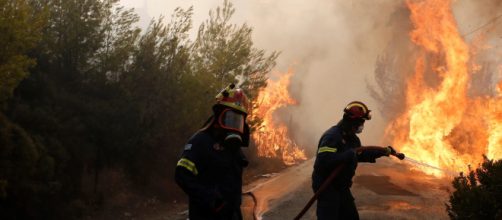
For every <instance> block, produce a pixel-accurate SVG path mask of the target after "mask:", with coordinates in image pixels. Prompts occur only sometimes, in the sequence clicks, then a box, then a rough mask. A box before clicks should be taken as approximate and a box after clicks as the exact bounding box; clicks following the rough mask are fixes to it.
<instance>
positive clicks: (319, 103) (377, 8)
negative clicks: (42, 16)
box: [122, 0, 502, 149]
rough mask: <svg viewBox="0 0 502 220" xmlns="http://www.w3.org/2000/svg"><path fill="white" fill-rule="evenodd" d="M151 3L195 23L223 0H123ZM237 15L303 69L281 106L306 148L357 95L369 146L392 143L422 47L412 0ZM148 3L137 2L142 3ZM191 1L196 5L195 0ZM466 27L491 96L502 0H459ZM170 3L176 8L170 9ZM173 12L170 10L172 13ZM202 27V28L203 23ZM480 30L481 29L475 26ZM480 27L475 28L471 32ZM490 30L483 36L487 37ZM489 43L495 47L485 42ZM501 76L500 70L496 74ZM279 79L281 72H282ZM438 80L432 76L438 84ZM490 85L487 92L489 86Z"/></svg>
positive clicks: (256, 6) (292, 2)
mask: <svg viewBox="0 0 502 220" xmlns="http://www.w3.org/2000/svg"><path fill="white" fill-rule="evenodd" d="M122 1H123V2H126V1H129V2H133V1H136V2H146V1H148V6H149V8H150V12H153V14H150V16H152V17H155V16H158V15H157V14H155V13H163V14H165V15H166V14H167V15H169V13H170V12H171V11H172V10H171V9H172V8H174V7H175V6H182V7H185V6H186V7H188V5H193V6H194V27H198V25H199V23H200V22H201V21H202V20H204V19H206V18H207V15H208V11H209V10H210V9H213V8H215V7H216V6H218V5H221V4H222V3H223V0H211V1H209V0H207V1H206V0H205V1H195V0H171V1H162V0H122ZM232 2H233V3H234V6H235V8H236V14H235V16H234V21H235V22H236V23H242V22H246V23H247V24H249V25H250V26H251V27H253V28H254V31H253V41H254V43H255V46H256V47H257V48H263V49H266V50H268V51H273V50H276V51H281V55H280V56H279V59H278V65H277V68H276V70H277V71H278V72H283V73H285V72H287V70H288V69H289V68H292V69H293V72H294V73H295V74H294V76H293V79H292V84H291V86H290V90H291V92H292V95H293V97H294V98H295V99H297V100H298V101H299V105H298V106H293V107H289V108H288V109H287V111H280V112H279V114H280V115H279V117H280V118H282V119H284V120H286V122H287V123H288V125H289V126H290V127H291V128H293V131H292V133H293V134H294V138H295V139H296V140H297V141H298V142H299V144H300V145H301V146H308V147H309V148H312V149H314V148H315V147H316V144H317V141H318V139H319V137H320V136H321V134H322V132H324V131H325V130H326V129H327V128H329V127H330V126H331V125H334V124H335V123H337V122H338V120H339V119H340V118H341V116H342V109H343V108H344V107H345V105H346V104H347V103H349V102H350V101H354V100H359V101H363V102H365V103H366V104H367V105H368V106H369V108H370V109H372V110H373V112H372V113H373V119H372V120H371V121H369V122H367V123H366V125H365V131H364V132H363V134H362V135H361V139H362V141H363V144H368V145H369V144H388V143H385V142H384V141H383V139H382V137H383V134H384V129H385V127H386V124H387V122H388V120H389V119H391V118H393V117H395V116H396V115H397V114H399V113H400V112H401V111H402V110H403V108H404V104H403V102H404V91H405V90H404V89H405V87H404V86H405V85H404V83H405V79H406V77H407V76H409V75H410V74H413V69H414V62H415V59H414V56H415V54H414V53H415V49H416V48H415V46H414V45H413V44H412V43H411V42H410V40H409V31H410V30H411V29H412V27H411V24H410V21H409V12H408V9H407V8H406V6H405V1H404V0H372V1H367V0H347V1H333V0H318V1H304V0H253V1H232ZM142 4H143V3H137V5H142ZM187 4H188V5H187ZM453 6H454V9H453V10H454V13H455V17H456V19H457V22H458V24H459V28H460V31H461V33H463V34H466V36H465V38H466V39H467V40H468V42H469V43H471V44H474V43H476V42H477V43H476V44H477V45H478V46H477V47H476V48H479V50H477V51H475V53H476V59H477V60H476V61H475V63H477V64H479V65H481V68H480V67H475V66H473V67H472V68H473V69H475V68H478V69H477V71H478V72H485V73H484V74H483V73H481V74H477V75H476V77H474V78H475V79H473V81H474V82H473V87H474V88H477V89H473V90H475V91H478V92H477V93H476V92H473V95H475V94H478V95H479V94H487V93H490V92H492V91H493V89H492V88H489V89H487V90H486V87H487V85H486V84H487V83H488V84H490V83H491V84H490V85H488V87H493V86H491V85H492V84H493V85H494V82H496V81H497V77H499V78H500V75H499V76H494V74H493V72H494V71H495V70H497V69H498V70H500V69H501V68H500V63H501V61H500V59H501V58H500V57H502V56H501V55H502V52H501V49H502V25H500V24H501V23H502V18H500V19H499V20H496V21H494V22H492V23H491V24H488V25H487V26H485V27H483V28H481V29H480V30H476V29H477V28H479V27H481V26H483V25H485V24H486V23H487V22H489V21H490V20H491V19H493V18H494V17H496V16H498V15H499V14H502V1H500V0H458V1H456V2H454V3H453ZM168 9H169V10H168ZM166 17H169V16H166ZM195 29H196V28H195ZM473 31H474V32H473ZM470 32H472V33H470ZM480 34H483V37H479V36H480ZM487 45H489V46H490V47H491V49H486V48H485V47H486V46H487ZM495 75H496V74H495ZM271 78H272V79H274V78H276V77H275V76H274V75H272V76H271ZM434 80H436V81H437V79H434V78H432V79H431V82H432V83H434ZM483 88H485V91H482V89H483Z"/></svg>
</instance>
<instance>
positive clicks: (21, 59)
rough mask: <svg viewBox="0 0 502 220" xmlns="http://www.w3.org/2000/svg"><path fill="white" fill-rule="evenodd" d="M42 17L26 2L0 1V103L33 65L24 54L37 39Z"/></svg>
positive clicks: (33, 61)
mask: <svg viewBox="0 0 502 220" xmlns="http://www.w3.org/2000/svg"><path fill="white" fill-rule="evenodd" d="M43 17H44V14H43V13H35V11H34V10H33V8H32V7H31V5H30V2H29V1H27V0H0V32H1V34H0V48H1V49H0V104H3V103H4V102H5V101H6V100H7V99H8V98H9V97H11V96H12V92H13V91H14V89H15V88H16V87H17V85H18V84H19V82H20V81H21V80H23V79H24V78H26V77H27V76H28V68H30V67H33V65H34V64H35V60H34V59H33V58H31V57H29V56H28V55H27V52H28V51H29V50H31V49H32V48H34V47H35V46H36V44H37V42H38V41H39V40H40V37H41V29H42V27H43V26H44V19H43Z"/></svg>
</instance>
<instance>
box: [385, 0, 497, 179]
mask: <svg viewBox="0 0 502 220" xmlns="http://www.w3.org/2000/svg"><path fill="white" fill-rule="evenodd" d="M407 6H408V8H409V10H410V12H411V15H410V19H411V21H412V24H413V30H412V32H411V33H410V37H411V40H412V42H413V43H414V44H416V45H417V46H418V47H419V50H420V51H421V52H420V55H419V58H418V59H417V60H416V63H415V72H414V74H413V75H412V76H411V77H410V78H409V79H408V80H407V82H406V110H405V111H404V113H403V114H402V115H400V116H399V117H397V118H396V119H394V120H393V121H392V123H391V124H390V125H389V126H388V127H387V130H386V134H387V135H390V136H393V144H394V145H395V146H401V150H402V151H403V152H405V153H406V154H407V155H409V156H410V157H412V158H414V159H418V160H420V161H422V162H426V163H428V164H431V165H433V166H437V167H442V168H445V169H449V170H454V171H462V170H465V169H467V165H473V166H476V165H477V164H478V163H480V162H481V161H482V155H483V154H484V155H486V156H488V158H491V159H500V158H502V150H501V147H502V97H501V94H502V93H500V92H501V91H502V89H501V87H502V82H501V83H499V84H498V87H499V88H498V92H499V93H498V95H497V96H493V97H489V96H483V97H469V96H468V89H469V86H470V82H471V76H472V73H471V72H469V68H468V65H469V61H470V60H471V59H472V57H470V53H469V51H470V48H469V46H468V45H467V44H466V43H465V41H464V39H463V37H462V36H461V34H460V33H459V31H458V28H457V24H456V21H455V18H454V16H453V14H452V10H451V1H450V0H409V1H407ZM427 74H434V75H435V77H437V78H438V79H439V83H438V84H437V85H430V83H427V82H426V81H427V80H426V79H425V76H426V75H427ZM428 172H430V173H434V172H437V171H432V170H429V171H428ZM437 174H438V173H437Z"/></svg>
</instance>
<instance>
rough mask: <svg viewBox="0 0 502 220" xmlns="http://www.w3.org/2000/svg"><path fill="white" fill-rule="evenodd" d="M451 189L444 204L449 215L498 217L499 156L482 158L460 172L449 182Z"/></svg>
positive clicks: (501, 206) (501, 202)
mask: <svg viewBox="0 0 502 220" xmlns="http://www.w3.org/2000/svg"><path fill="white" fill-rule="evenodd" d="M452 184H453V187H454V188H455V191H454V192H453V193H452V194H451V195H450V205H447V211H448V215H449V216H450V218H451V219H501V218H502V187H501V186H502V160H498V161H493V160H488V159H487V158H486V157H485V161H484V162H483V163H482V164H481V166H480V167H479V168H477V169H476V170H475V171H474V170H471V171H469V173H468V175H467V176H464V175H463V174H462V173H461V174H460V176H458V177H455V179H454V180H453V182H452Z"/></svg>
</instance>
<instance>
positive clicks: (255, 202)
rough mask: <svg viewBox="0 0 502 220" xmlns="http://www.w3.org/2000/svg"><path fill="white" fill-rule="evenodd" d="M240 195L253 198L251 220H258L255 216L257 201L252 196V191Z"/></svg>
mask: <svg viewBox="0 0 502 220" xmlns="http://www.w3.org/2000/svg"><path fill="white" fill-rule="evenodd" d="M242 195H248V196H251V198H253V203H254V205H253V219H254V220H258V216H257V215H256V208H257V205H258V200H257V199H256V196H255V195H254V193H253V192H252V191H247V192H244V193H242Z"/></svg>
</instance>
